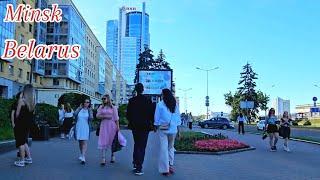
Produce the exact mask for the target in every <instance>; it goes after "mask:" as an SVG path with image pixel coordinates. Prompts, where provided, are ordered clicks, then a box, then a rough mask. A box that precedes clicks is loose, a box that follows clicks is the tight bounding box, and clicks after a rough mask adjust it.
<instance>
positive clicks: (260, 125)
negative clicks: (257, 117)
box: [257, 120, 266, 131]
mask: <svg viewBox="0 0 320 180" xmlns="http://www.w3.org/2000/svg"><path fill="white" fill-rule="evenodd" d="M265 122H266V121H265V120H261V121H259V122H258V123H257V130H258V131H259V130H261V131H264V130H265V129H266V125H265V124H264V123H265Z"/></svg>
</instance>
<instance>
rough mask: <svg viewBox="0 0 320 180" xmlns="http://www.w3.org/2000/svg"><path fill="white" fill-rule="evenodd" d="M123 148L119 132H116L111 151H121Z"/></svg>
mask: <svg viewBox="0 0 320 180" xmlns="http://www.w3.org/2000/svg"><path fill="white" fill-rule="evenodd" d="M121 149H122V146H121V144H120V142H119V139H118V132H116V135H115V136H114V139H113V141H112V146H111V151H112V152H113V153H114V152H117V151H120V150H121Z"/></svg>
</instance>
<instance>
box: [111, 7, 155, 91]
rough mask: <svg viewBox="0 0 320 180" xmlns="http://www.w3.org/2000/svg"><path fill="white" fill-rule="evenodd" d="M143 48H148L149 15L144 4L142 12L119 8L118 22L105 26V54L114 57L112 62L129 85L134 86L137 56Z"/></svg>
mask: <svg viewBox="0 0 320 180" xmlns="http://www.w3.org/2000/svg"><path fill="white" fill-rule="evenodd" d="M115 37H117V38H115ZM116 39H118V41H116ZM115 47H117V49H116V48H115ZM145 48H150V33H149V15H148V14H147V13H146V10H145V3H143V7H142V12H140V11H136V8H131V7H121V8H120V10H119V20H118V21H117V20H111V21H108V24H107V52H108V54H109V55H110V56H111V57H116V58H113V59H112V60H113V62H114V64H115V65H116V66H117V68H118V69H119V71H120V73H121V74H123V77H124V79H125V80H126V82H127V84H129V85H133V84H134V78H135V71H136V65H137V63H138V59H139V54H140V53H142V52H143V51H144V50H145Z"/></svg>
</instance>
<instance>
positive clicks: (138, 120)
mask: <svg viewBox="0 0 320 180" xmlns="http://www.w3.org/2000/svg"><path fill="white" fill-rule="evenodd" d="M143 90H144V87H143V85H142V84H141V83H138V84H136V86H135V91H136V92H137V96H136V97H133V98H131V99H129V103H128V107H127V119H128V121H129V125H128V128H129V129H131V130H132V135H133V139H134V151H133V168H134V170H133V172H134V173H135V174H136V175H139V176H141V175H143V174H144V173H143V171H142V164H143V161H144V156H145V149H146V146H147V142H148V135H149V131H151V130H152V126H153V123H152V120H153V114H152V107H153V105H152V102H151V100H150V99H148V98H147V97H146V96H144V95H143V94H142V93H143Z"/></svg>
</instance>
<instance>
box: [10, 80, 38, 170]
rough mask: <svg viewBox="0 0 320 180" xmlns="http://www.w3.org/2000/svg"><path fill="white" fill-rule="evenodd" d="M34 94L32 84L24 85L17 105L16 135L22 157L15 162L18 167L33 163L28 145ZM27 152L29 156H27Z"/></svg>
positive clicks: (17, 145)
mask: <svg viewBox="0 0 320 180" xmlns="http://www.w3.org/2000/svg"><path fill="white" fill-rule="evenodd" d="M34 95H35V93H34V88H33V86H32V85H31V84H28V85H26V86H24V88H23V91H22V93H21V96H20V99H19V101H18V105H17V110H16V114H15V117H16V118H15V126H14V135H15V139H16V147H17V148H19V153H20V159H19V160H18V161H15V162H14V164H15V165H16V166H18V167H24V166H25V164H32V158H31V153H30V148H29V146H28V135H29V132H30V127H31V124H32V120H33V116H34V114H33V113H34V109H35V98H34V97H35V96H34ZM26 154H27V158H25V157H26Z"/></svg>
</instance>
